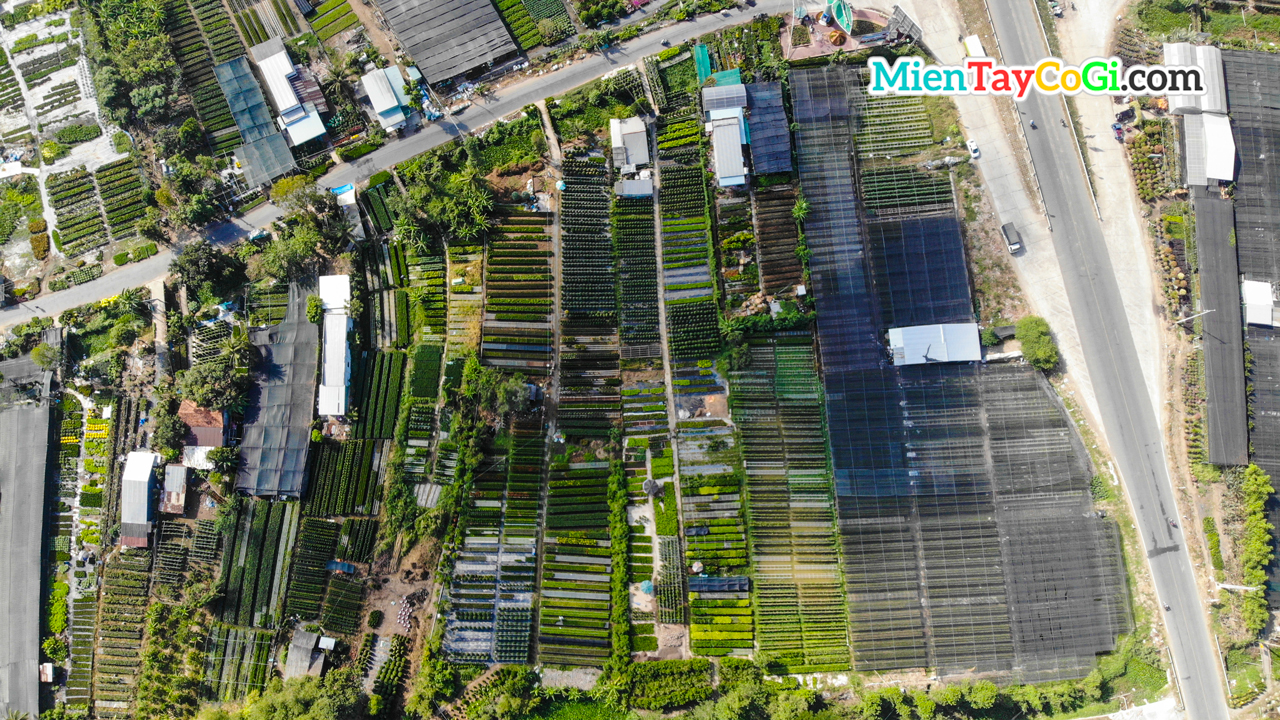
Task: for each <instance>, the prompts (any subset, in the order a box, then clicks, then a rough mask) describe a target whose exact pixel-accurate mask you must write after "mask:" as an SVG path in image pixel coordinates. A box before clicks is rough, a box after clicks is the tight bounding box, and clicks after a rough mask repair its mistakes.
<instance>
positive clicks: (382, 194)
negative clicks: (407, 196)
mask: <svg viewBox="0 0 1280 720" xmlns="http://www.w3.org/2000/svg"><path fill="white" fill-rule="evenodd" d="M384 176H385V177H384ZM399 194H400V188H399V187H397V186H396V183H395V181H394V180H392V179H391V173H387V172H382V173H378V174H377V175H374V176H373V177H372V178H370V179H369V189H368V190H365V191H364V192H363V193H361V194H360V201H361V202H362V203H363V204H364V210H365V214H366V215H368V216H369V224H370V225H372V226H373V229H374V230H375V231H376V232H377V233H379V234H381V233H389V232H391V230H392V229H393V228H394V227H395V222H396V218H395V216H394V215H393V214H392V212H391V208H389V207H387V198H389V197H391V196H393V195H399Z"/></svg>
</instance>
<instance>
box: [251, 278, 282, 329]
mask: <svg viewBox="0 0 1280 720" xmlns="http://www.w3.org/2000/svg"><path fill="white" fill-rule="evenodd" d="M245 306H246V307H248V309H249V324H250V325H251V326H253V327H256V328H261V327H266V326H268V325H275V324H276V323H278V322H280V321H281V320H284V314H285V309H286V308H288V306H289V286H288V285H285V284H283V283H281V284H278V285H273V286H271V287H266V288H263V287H258V286H254V287H251V288H249V292H248V293H247V294H246V296H245Z"/></svg>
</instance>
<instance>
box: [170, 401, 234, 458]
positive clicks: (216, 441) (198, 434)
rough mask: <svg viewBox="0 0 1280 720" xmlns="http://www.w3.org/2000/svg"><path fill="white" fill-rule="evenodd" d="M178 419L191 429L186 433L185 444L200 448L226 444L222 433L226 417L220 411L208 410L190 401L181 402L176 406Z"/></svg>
mask: <svg viewBox="0 0 1280 720" xmlns="http://www.w3.org/2000/svg"><path fill="white" fill-rule="evenodd" d="M178 419H180V420H182V422H184V423H186V424H187V427H189V428H191V432H189V433H187V440H186V442H187V444H188V445H197V446H200V447H222V446H223V445H225V444H226V441H225V440H224V431H225V429H226V424H227V423H226V417H225V416H224V414H223V412H222V411H221V410H209V409H207V408H202V407H200V406H198V405H196V404H195V402H194V401H192V400H183V401H182V404H181V405H179V406H178Z"/></svg>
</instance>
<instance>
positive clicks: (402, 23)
mask: <svg viewBox="0 0 1280 720" xmlns="http://www.w3.org/2000/svg"><path fill="white" fill-rule="evenodd" d="M378 4H379V6H381V8H382V13H383V15H384V16H386V18H387V22H389V23H391V28H392V29H393V30H394V31H395V34H396V36H397V37H399V38H400V42H401V43H402V44H403V45H404V47H405V48H406V49H407V50H408V51H409V56H410V57H412V58H413V59H414V60H415V61H416V62H417V64H418V69H419V70H420V71H421V72H422V74H423V76H424V77H426V79H427V82H431V83H436V82H440V81H441V80H448V79H450V78H452V77H455V76H458V75H461V74H463V73H465V72H468V71H470V70H472V69H474V68H477V67H480V66H482V65H485V64H487V63H492V62H493V61H495V60H498V59H499V58H501V57H503V56H505V55H510V54H513V53H515V52H516V51H517V50H518V48H517V47H516V44H515V43H514V42H513V41H512V40H511V35H510V33H508V32H507V28H506V26H505V25H503V24H502V18H501V17H499V16H498V11H497V10H496V9H494V6H493V3H491V2H489V0H383V1H382V2H379V3H378Z"/></svg>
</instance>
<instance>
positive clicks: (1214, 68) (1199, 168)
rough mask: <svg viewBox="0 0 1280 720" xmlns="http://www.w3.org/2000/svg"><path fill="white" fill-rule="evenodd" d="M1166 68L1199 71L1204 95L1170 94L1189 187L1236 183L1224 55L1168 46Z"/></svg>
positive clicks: (1210, 50) (1187, 46) (1213, 49)
mask: <svg viewBox="0 0 1280 720" xmlns="http://www.w3.org/2000/svg"><path fill="white" fill-rule="evenodd" d="M1164 64H1165V65H1166V66H1182V67H1190V66H1194V67H1198V68H1200V77H1201V79H1202V80H1203V82H1204V89H1205V92H1204V94H1203V95H1193V94H1190V93H1169V94H1168V100H1169V112H1170V113H1171V114H1173V115H1181V116H1182V126H1183V137H1184V140H1183V154H1184V155H1185V156H1186V168H1187V184H1188V185H1191V186H1196V185H1208V184H1209V182H1210V181H1213V180H1225V181H1228V182H1230V181H1232V180H1235V163H1236V143H1235V138H1234V137H1233V136H1232V134H1231V121H1230V120H1229V119H1228V118H1227V86H1226V80H1225V78H1224V74H1223V70H1222V51H1221V50H1219V49H1218V48H1216V47H1213V46H1210V45H1191V44H1190V43H1165V44H1164Z"/></svg>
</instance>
